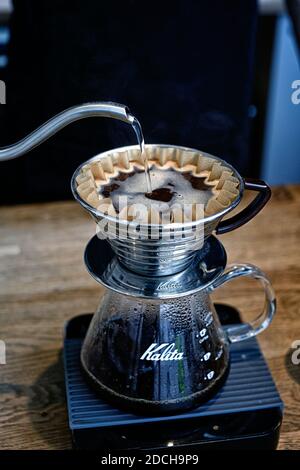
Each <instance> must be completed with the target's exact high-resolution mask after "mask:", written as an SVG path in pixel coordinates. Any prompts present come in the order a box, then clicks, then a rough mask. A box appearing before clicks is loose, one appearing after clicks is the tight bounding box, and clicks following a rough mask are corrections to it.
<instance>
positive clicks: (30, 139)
mask: <svg viewBox="0 0 300 470" xmlns="http://www.w3.org/2000/svg"><path fill="white" fill-rule="evenodd" d="M88 117H108V118H113V119H118V120H120V121H123V122H126V123H128V124H133V123H134V122H135V121H136V118H134V117H133V116H132V114H130V111H129V109H128V108H127V106H124V105H122V104H118V103H111V102H96V103H86V104H82V105H79V106H73V107H72V108H69V109H66V110H65V111H62V112H61V113H59V114H57V115H56V116H54V117H53V118H51V119H50V120H49V121H47V122H45V124H42V125H41V126H40V127H39V128H38V129H36V130H35V131H33V132H32V133H31V134H29V135H28V136H26V137H24V139H22V140H20V141H19V142H16V143H15V144H12V145H9V146H7V147H2V148H0V161H4V160H11V159H13V158H17V157H20V156H21V155H23V154H24V153H26V152H29V151H30V150H32V149H33V148H34V147H36V146H38V145H40V144H41V143H43V142H44V141H45V140H47V139H49V137H51V136H53V135H54V134H56V133H57V132H58V131H60V130H61V129H63V128H64V127H66V126H67V125H68V124H71V123H72V122H75V121H79V120H80V119H84V118H88Z"/></svg>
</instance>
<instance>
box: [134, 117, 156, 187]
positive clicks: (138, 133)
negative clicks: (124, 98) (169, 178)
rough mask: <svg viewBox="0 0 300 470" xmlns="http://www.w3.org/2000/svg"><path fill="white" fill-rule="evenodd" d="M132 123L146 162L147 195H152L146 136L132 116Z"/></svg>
mask: <svg viewBox="0 0 300 470" xmlns="http://www.w3.org/2000/svg"><path fill="white" fill-rule="evenodd" d="M130 121H131V125H132V127H133V130H134V132H135V135H136V138H137V141H138V144H139V146H140V149H141V155H142V159H143V161H144V168H145V178H146V185H147V194H151V193H152V185H151V177H150V167H149V162H148V157H147V154H146V150H145V140H144V136H143V131H142V127H141V125H140V123H139V121H138V120H137V119H136V118H135V117H134V116H130Z"/></svg>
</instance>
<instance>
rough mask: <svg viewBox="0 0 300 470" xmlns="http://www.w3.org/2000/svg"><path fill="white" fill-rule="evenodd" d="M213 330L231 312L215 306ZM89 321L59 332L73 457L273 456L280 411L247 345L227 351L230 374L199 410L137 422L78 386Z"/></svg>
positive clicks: (252, 346)
mask: <svg viewBox="0 0 300 470" xmlns="http://www.w3.org/2000/svg"><path fill="white" fill-rule="evenodd" d="M215 307H216V309H217V312H218V315H219V317H220V320H221V323H222V324H223V325H224V326H225V327H226V324H232V323H237V322H238V321H239V314H238V312H237V311H236V310H235V309H233V308H232V307H229V306H226V305H222V304H216V306H215ZM91 318H92V315H91V314H85V315H80V316H77V317H74V318H73V319H71V320H70V321H69V322H68V323H67V325H66V329H65V338H64V366H65V382H66V395H67V405H68V415H69V426H70V430H71V433H72V440H73V446H74V448H76V449H90V450H92V449H93V450H102V451H105V450H110V451H116V452H117V451H128V450H129V451H150V450H151V451H154V450H155V452H166V450H170V448H172V452H176V451H177V450H180V452H192V451H194V452H197V451H200V450H206V449H207V450H213V449H250V448H256V449H276V447H277V444H278V439H279V432H280V426H281V422H282V414H283V403H282V401H281V398H280V396H279V393H278V391H277V389H276V386H275V384H274V381H273V379H272V376H271V374H270V371H269V369H268V366H267V364H266V361H265V359H264V357H263V355H262V353H261V350H260V348H259V345H258V343H257V341H256V339H255V338H253V339H250V340H247V341H244V342H242V343H236V344H233V345H231V368H230V372H229V375H228V378H227V380H226V383H225V385H224V386H223V387H222V389H221V390H220V391H219V392H218V393H217V394H216V395H215V396H214V397H213V398H212V399H211V400H209V401H208V402H206V403H204V404H202V405H201V406H200V407H198V408H196V409H194V410H191V411H188V412H185V413H180V414H174V415H168V416H141V415H135V414H130V413H128V412H125V411H121V410H119V409H118V408H115V407H113V406H111V405H110V404H108V403H106V402H105V401H104V400H102V399H101V398H100V397H99V396H98V395H97V393H96V392H95V391H94V390H93V389H92V388H90V386H89V384H88V383H87V382H86V380H85V378H84V376H83V374H82V372H81V367H80V359H79V357H80V349H81V345H82V341H83V338H84V336H85V333H86V331H87V328H88V326H89V323H90V321H91Z"/></svg>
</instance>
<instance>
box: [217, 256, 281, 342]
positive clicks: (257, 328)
mask: <svg viewBox="0 0 300 470" xmlns="http://www.w3.org/2000/svg"><path fill="white" fill-rule="evenodd" d="M241 276H248V277H252V278H254V279H257V280H259V281H260V283H261V285H262V288H263V290H264V293H265V305H264V309H263V311H262V312H261V313H260V314H259V315H258V316H257V317H256V318H255V319H254V320H253V321H251V322H249V323H242V324H237V325H232V326H229V327H228V328H226V332H227V335H228V340H229V341H230V342H231V343H237V342H238V341H244V340H246V339H249V338H252V337H253V336H256V335H258V334H259V333H261V332H262V331H264V330H265V329H266V328H267V327H268V326H269V325H270V323H271V321H272V319H273V316H274V314H275V312H276V299H275V294H274V290H273V287H272V285H271V283H270V281H269V279H268V278H267V276H266V275H265V274H264V273H263V272H262V271H261V270H260V269H259V268H257V267H256V266H254V265H252V264H234V265H231V266H228V268H227V269H226V271H225V272H224V273H223V274H221V276H220V277H218V279H216V281H215V282H214V283H213V285H212V287H211V290H214V289H215V288H216V287H219V286H221V285H222V284H224V283H225V282H228V281H231V280H233V279H236V278H237V277H241Z"/></svg>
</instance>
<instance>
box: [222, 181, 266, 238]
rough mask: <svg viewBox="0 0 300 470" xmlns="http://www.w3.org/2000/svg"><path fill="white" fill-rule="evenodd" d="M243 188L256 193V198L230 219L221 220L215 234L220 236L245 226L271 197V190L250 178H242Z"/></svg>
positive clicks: (263, 183) (261, 182)
mask: <svg viewBox="0 0 300 470" xmlns="http://www.w3.org/2000/svg"><path fill="white" fill-rule="evenodd" d="M244 187H245V189H248V190H250V191H256V192H258V194H257V196H256V197H255V199H253V201H251V202H250V204H248V206H247V207H245V208H244V209H243V210H242V211H241V212H239V213H238V214H236V215H234V216H232V217H230V218H229V219H225V220H222V222H220V223H219V225H218V226H217V228H216V234H217V235H221V234H222V233H226V232H231V231H232V230H235V229H236V228H238V227H241V226H242V225H244V224H246V223H247V222H249V220H251V219H252V218H253V217H255V216H256V214H258V213H259V212H260V211H261V210H262V208H263V207H264V206H265V205H266V204H267V202H268V200H269V199H270V197H271V188H270V186H268V185H267V183H265V182H264V181H262V180H254V179H250V178H244Z"/></svg>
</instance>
